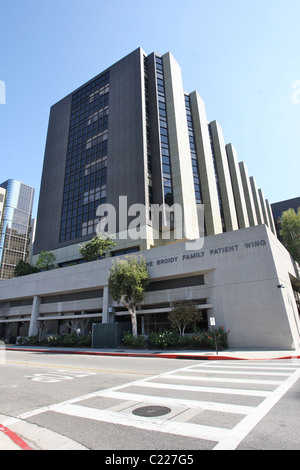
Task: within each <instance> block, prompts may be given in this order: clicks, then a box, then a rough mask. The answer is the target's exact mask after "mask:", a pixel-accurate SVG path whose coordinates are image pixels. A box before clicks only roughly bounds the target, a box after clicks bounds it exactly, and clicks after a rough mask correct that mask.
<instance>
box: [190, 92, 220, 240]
mask: <svg viewBox="0 0 300 470" xmlns="http://www.w3.org/2000/svg"><path fill="white" fill-rule="evenodd" d="M190 101H191V110H192V116H193V124H194V131H195V141H196V148H197V157H198V165H199V173H200V182H201V192H202V199H203V204H204V216H205V228H206V234H207V235H216V234H218V233H222V232H223V229H222V220H221V216H220V208H219V200H218V192H217V186H216V178H215V171H214V164H213V157H212V151H211V145H210V137H209V132H208V127H207V117H206V110H205V104H204V101H203V100H202V98H201V97H200V96H199V94H198V93H197V92H196V91H194V92H192V93H190Z"/></svg>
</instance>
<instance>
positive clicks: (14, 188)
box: [0, 179, 34, 280]
mask: <svg viewBox="0 0 300 470" xmlns="http://www.w3.org/2000/svg"><path fill="white" fill-rule="evenodd" d="M33 197H34V189H33V188H32V187H31V186H28V185H26V184H24V183H22V182H21V181H17V180H14V179H9V180H7V181H5V182H4V183H2V184H1V185H0V227H1V232H0V280H3V279H9V278H11V277H12V275H13V272H14V269H15V266H16V265H17V263H18V261H20V260H24V261H25V260H26V259H27V257H28V254H29V245H30V236H31V212H32V204H33Z"/></svg>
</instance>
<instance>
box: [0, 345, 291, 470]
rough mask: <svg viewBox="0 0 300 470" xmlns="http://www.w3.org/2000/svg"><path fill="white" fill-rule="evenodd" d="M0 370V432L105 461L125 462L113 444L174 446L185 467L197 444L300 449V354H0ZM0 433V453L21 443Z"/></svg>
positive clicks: (225, 447)
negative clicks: (250, 357)
mask: <svg viewBox="0 0 300 470" xmlns="http://www.w3.org/2000/svg"><path fill="white" fill-rule="evenodd" d="M0 373H1V384H0V392H1V406H0V423H1V425H2V428H3V429H2V431H3V430H6V431H7V430H9V432H10V433H12V434H13V436H17V437H18V438H20V439H21V440H22V441H23V442H24V443H25V445H27V446H28V447H29V448H30V449H34V450H39V449H42V450H71V449H74V450H89V449H90V450H104V451H109V453H108V454H107V455H108V458H109V459H114V461H113V460H111V461H108V462H106V463H107V464H116V463H124V462H121V461H120V462H116V459H117V458H118V457H117V456H118V455H122V454H121V453H120V452H119V454H118V452H117V451H140V450H148V451H151V455H152V454H153V455H156V454H155V452H158V451H173V455H175V454H176V459H177V458H179V456H180V458H181V459H182V463H183V460H184V459H186V464H192V460H193V458H192V456H193V451H199V450H292V449H293V450H296V449H297V450H298V449H300V424H299V397H300V382H299V378H300V361H299V360H273V361H224V360H220V361H218V360H217V361H201V360H200V361H197V360H177V359H162V358H159V359H158V358H139V357H130V358H128V357H101V356H82V355H67V354H55V355H53V354H49V353H48V354H41V353H37V352H21V351H7V352H6V355H5V361H3V362H2V363H0ZM0 431H1V428H0ZM1 435H2V437H1ZM3 435H4V431H3V432H2V433H1V432H0V450H4V449H5V448H9V447H3V446H5V445H7V446H12V447H13V446H14V447H15V448H17V447H18V445H17V444H16V442H11V441H13V439H9V436H8V431H7V433H6V435H5V440H4V437H3ZM2 443H3V445H2ZM19 448H20V445H19ZM112 451H115V454H112ZM176 452H177V453H176ZM134 455H135V454H134V452H133V453H132V458H133V457H134ZM173 458H175V457H173ZM153 459H155V458H154V457H153V458H152V462H150V463H152V464H154V463H155V464H158V462H157V461H156V462H154V460H153ZM134 462H135V461H134V460H132V462H130V463H131V465H132V466H134V467H135V466H137V465H138V461H136V465H135V463H134ZM161 463H168V462H165V461H164V462H161ZM169 463H172V462H169Z"/></svg>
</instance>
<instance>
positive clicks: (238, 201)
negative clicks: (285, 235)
mask: <svg viewBox="0 0 300 470" xmlns="http://www.w3.org/2000/svg"><path fill="white" fill-rule="evenodd" d="M225 148H226V153H227V158H228V164H229V170H230V176H231V182H232V189H233V194H234V199H235V206H236V213H237V217H238V222H239V228H246V227H249V226H250V224H249V219H248V212H247V207H246V201H245V194H244V189H243V183H242V178H241V173H240V169H239V164H238V159H237V154H236V150H235V148H234V146H233V145H232V144H227V145H226V147H225Z"/></svg>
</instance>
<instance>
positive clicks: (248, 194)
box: [239, 162, 257, 227]
mask: <svg viewBox="0 0 300 470" xmlns="http://www.w3.org/2000/svg"><path fill="white" fill-rule="evenodd" d="M239 167H240V172H241V178H242V183H243V189H244V195H245V200H246V207H247V211H248V219H249V223H250V226H251V227H252V226H254V225H257V216H256V210H255V205H254V201H253V195H252V189H251V185H250V178H249V174H248V168H247V166H246V165H245V163H244V162H240V163H239Z"/></svg>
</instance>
